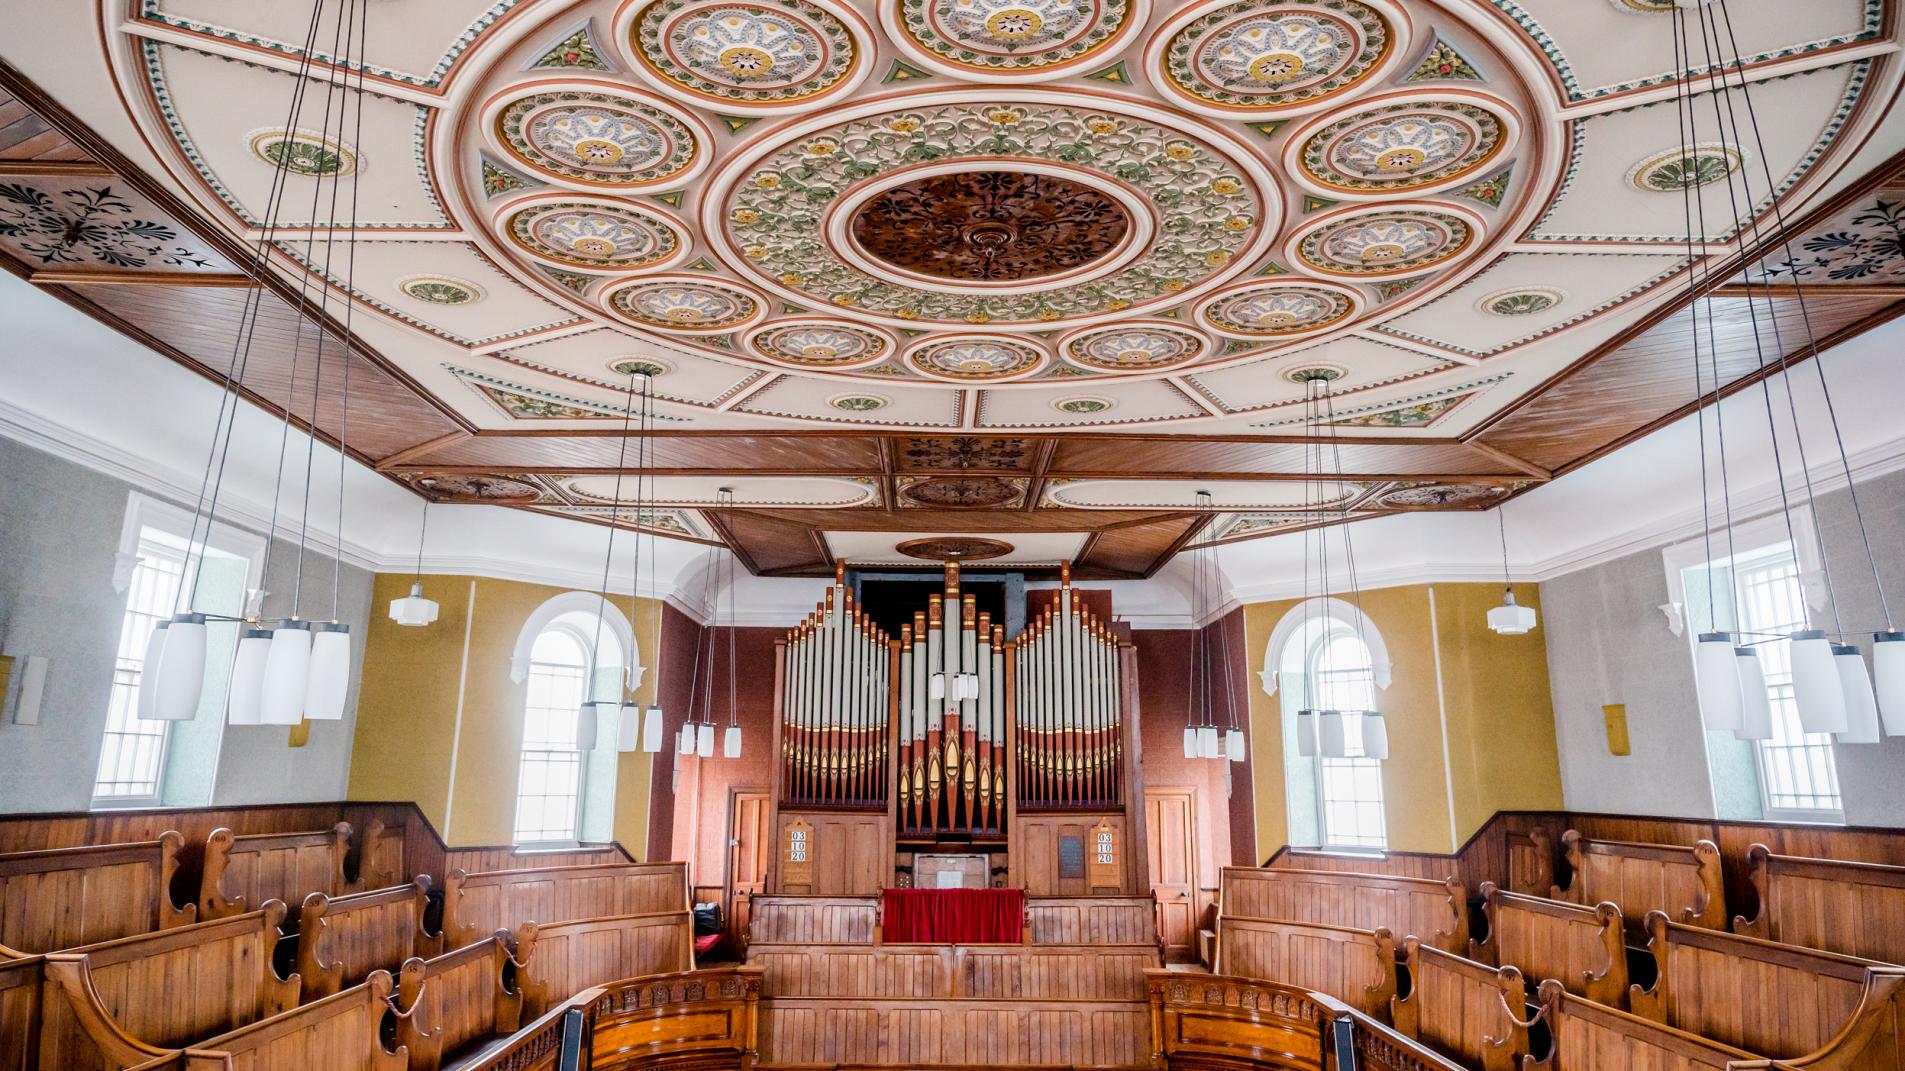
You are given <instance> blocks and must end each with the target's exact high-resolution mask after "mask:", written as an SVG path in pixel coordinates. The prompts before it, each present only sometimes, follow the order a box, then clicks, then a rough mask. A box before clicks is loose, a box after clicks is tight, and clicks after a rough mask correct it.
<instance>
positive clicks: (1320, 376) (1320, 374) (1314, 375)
mask: <svg viewBox="0 0 1905 1071" xmlns="http://www.w3.org/2000/svg"><path fill="white" fill-rule="evenodd" d="M1347 375H1349V369H1347V368H1344V367H1343V366H1342V365H1340V364H1306V365H1299V366H1298V367H1296V368H1288V369H1285V370H1284V372H1283V378H1285V379H1287V380H1289V381H1290V382H1292V383H1295V384H1297V385H1298V386H1307V385H1308V384H1311V383H1334V382H1336V381H1337V380H1339V379H1342V378H1343V377H1344V376H1347Z"/></svg>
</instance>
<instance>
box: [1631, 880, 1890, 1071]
mask: <svg viewBox="0 0 1905 1071" xmlns="http://www.w3.org/2000/svg"><path fill="white" fill-rule="evenodd" d="M1646 925H1647V932H1648V934H1649V937H1650V940H1649V942H1648V949H1649V951H1651V952H1652V953H1653V957H1654V965H1655V968H1656V979H1655V982H1654V986H1653V988H1652V989H1650V990H1643V989H1641V988H1640V987H1638V986H1636V987H1635V988H1634V993H1633V1011H1634V1013H1635V1014H1637V1015H1641V1016H1644V1017H1646V1018H1648V1019H1653V1020H1655V1021H1656V1022H1661V1023H1665V1024H1667V1025H1668V1026H1671V1027H1674V1028H1676V1029H1679V1030H1685V1031H1687V1032H1688V1033H1692V1034H1699V1035H1700V1036H1701V1037H1706V1038H1711V1039H1713V1040H1715V1041H1718V1042H1721V1043H1723V1044H1727V1045H1737V1046H1739V1047H1740V1048H1742V1049H1746V1050H1747V1051H1749V1052H1755V1053H1758V1054H1760V1055H1762V1056H1771V1057H1776V1058H1779V1059H1794V1058H1797V1057H1800V1056H1804V1055H1806V1054H1807V1053H1810V1052H1814V1051H1816V1050H1818V1049H1822V1048H1824V1047H1825V1046H1826V1045H1827V1043H1829V1042H1830V1041H1831V1040H1832V1039H1833V1038H1834V1037H1835V1036H1837V1035H1838V1033H1839V1031H1840V1030H1841V1029H1843V1028H1844V1027H1845V1025H1846V1024H1847V1023H1849V1022H1851V1021H1852V1017H1853V1015H1854V1013H1855V1012H1857V1010H1858V1008H1859V1005H1860V1002H1861V1000H1862V998H1863V997H1864V995H1865V990H1866V984H1867V978H1868V974H1867V971H1868V968H1878V969H1880V970H1883V969H1884V968H1885V965H1884V964H1880V963H1874V962H1872V961H1870V960H1863V959H1854V958H1853V957H1851V956H1840V955H1834V954H1833V953H1830V952H1818V951H1814V950H1813V949H1809V948H1795V947H1793V946H1792V945H1780V944H1773V943H1772V942H1769V941H1761V940H1758V939H1756V938H1752V937H1741V936H1739V935H1737V934H1730V933H1721V932H1720V931H1718V930H1709V929H1705V928H1703V927H1698V926H1682V925H1680V924H1679V923H1674V922H1668V921H1667V916H1665V915H1663V914H1661V913H1660V912H1658V911H1656V912H1653V913H1652V914H1650V915H1648V916H1647V920H1646ZM1602 1003H1607V1002H1606V1001H1602Z"/></svg>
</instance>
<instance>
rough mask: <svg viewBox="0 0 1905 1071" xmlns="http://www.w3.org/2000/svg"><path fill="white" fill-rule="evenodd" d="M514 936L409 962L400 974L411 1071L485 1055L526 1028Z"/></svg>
mask: <svg viewBox="0 0 1905 1071" xmlns="http://www.w3.org/2000/svg"><path fill="white" fill-rule="evenodd" d="M517 973H518V968H517V966H516V963H515V960H514V958H513V957H512V956H511V955H510V949H509V934H508V933H507V932H501V931H499V932H497V933H496V934H494V935H492V936H490V937H487V938H484V939H483V940H481V941H477V942H475V943H473V944H467V945H464V946H463V947H461V948H459V949H457V950H456V951H454V952H445V953H444V954H443V955H441V956H437V957H435V958H434V959H429V960H422V959H411V960H407V961H406V962H405V963H404V965H403V969H402V971H401V972H399V973H398V975H397V1000H396V1006H397V1009H398V1010H397V1011H396V1014H397V1016H398V1019H397V1044H399V1045H401V1046H403V1047H404V1048H405V1049H406V1050H407V1051H408V1052H409V1054H410V1071H436V1069H437V1068H440V1067H442V1066H443V1064H444V1061H445V1060H446V1059H451V1060H456V1059H463V1058H466V1057H469V1056H471V1055H474V1054H477V1053H481V1052H483V1051H485V1050H486V1049H488V1048H490V1047H491V1046H492V1045H494V1044H495V1043H496V1042H497V1041H499V1040H500V1039H502V1038H504V1037H507V1036H508V1035H510V1034H512V1033H514V1032H515V1030H516V1028H517V1027H518V1026H519V1025H521V1022H522V1011H523V994H522V990H520V989H518V988H516V986H515V984H514V983H515V980H516V979H515V977H514V975H515V974H517Z"/></svg>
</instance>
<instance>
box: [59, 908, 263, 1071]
mask: <svg viewBox="0 0 1905 1071" xmlns="http://www.w3.org/2000/svg"><path fill="white" fill-rule="evenodd" d="M285 914H286V910H285V906H284V904H282V903H280V902H279V901H276V900H271V901H267V902H266V904H265V906H264V907H263V908H261V909H259V910H257V911H251V912H247V913H245V914H243V915H236V916H233V917H231V918H226V919H218V920H214V921H212V922H201V923H197V924H195V925H192V926H180V927H175V928H173V929H170V930H161V931H159V932H157V933H150V934H142V935H140V936H137V937H122V938H120V939H119V940H116V941H107V942H105V943H103V944H97V945H91V946H87V947H83V948H76V949H74V950H72V951H71V952H60V953H51V954H48V955H47V956H46V957H45V961H46V983H45V985H44V987H43V991H42V996H41V1015H40V1046H39V1048H40V1065H41V1066H42V1067H46V1068H59V1069H61V1071H92V1069H95V1068H121V1067H128V1066H131V1065H134V1064H138V1063H142V1062H145V1061H147V1060H150V1059H152V1058H154V1057H156V1056H159V1055H162V1054H163V1053H164V1050H166V1049H170V1048H176V1047H179V1046H182V1045H188V1044H190V1043H192V1042H194V1041H197V1040H198V1039H200V1038H204V1037H209V1036H211V1035H214V1034H220V1033H224V1032H225V1031H228V1030H231V1029H234V1028H236V1027H240V1026H244V1025H246V1024H247V1023H252V1022H256V1021H258V1020H260V1019H263V1018H266V1017H268V1016H272V1015H276V1014H278V1013H279V1012H281V1011H284V1010H285V1009H287V1008H291V1007H295V1006H296V1005H297V1002H298V988H299V979H298V977H297V976H296V975H295V974H294V975H292V976H291V977H290V978H281V977H279V976H278V973H277V970H276V968H275V967H274V966H273V965H272V958H273V953H274V952H275V951H276V949H277V945H278V938H279V930H278V927H279V925H280V924H282V923H283V922H284V920H285Z"/></svg>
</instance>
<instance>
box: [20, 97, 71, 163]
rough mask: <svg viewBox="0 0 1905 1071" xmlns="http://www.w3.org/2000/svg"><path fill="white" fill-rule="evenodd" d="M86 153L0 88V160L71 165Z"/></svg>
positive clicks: (23, 103) (24, 104)
mask: <svg viewBox="0 0 1905 1071" xmlns="http://www.w3.org/2000/svg"><path fill="white" fill-rule="evenodd" d="M85 159H86V154H85V153H84V152H82V151H81V150H80V148H79V146H77V145H74V144H73V143H72V141H71V140H69V139H68V138H67V137H66V135H64V134H62V133H60V132H59V131H58V130H55V129H53V125H52V124H51V123H48V122H47V121H46V120H45V119H42V118H41V117H40V116H39V115H38V114H36V113H35V112H34V111H33V109H32V108H30V107H28V106H27V105H26V103H25V102H23V101H22V100H20V98H18V97H16V96H14V95H13V94H12V93H10V92H8V91H7V90H5V89H0V160H7V161H22V162H24V161H33V162H36V163H42V164H44V163H74V162H79V161H83V160H85Z"/></svg>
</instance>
